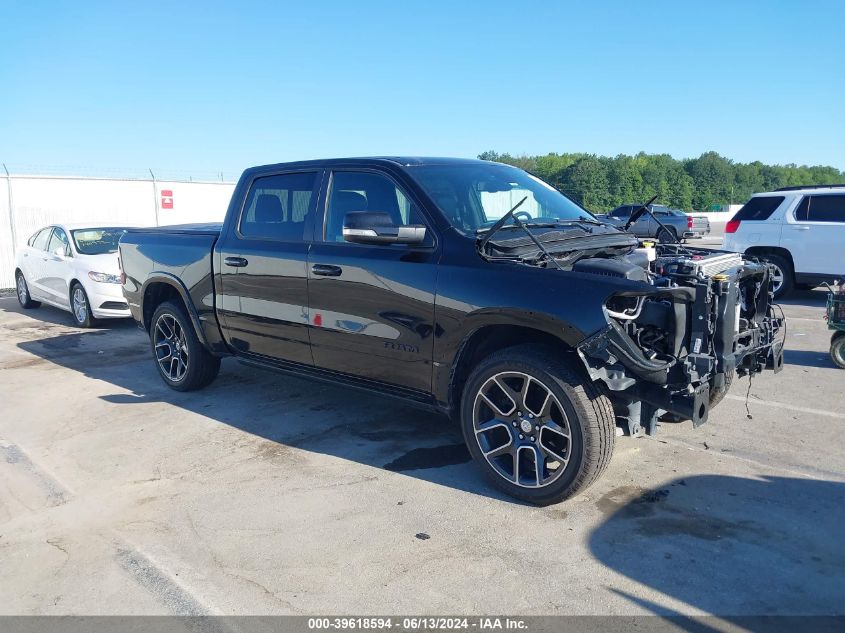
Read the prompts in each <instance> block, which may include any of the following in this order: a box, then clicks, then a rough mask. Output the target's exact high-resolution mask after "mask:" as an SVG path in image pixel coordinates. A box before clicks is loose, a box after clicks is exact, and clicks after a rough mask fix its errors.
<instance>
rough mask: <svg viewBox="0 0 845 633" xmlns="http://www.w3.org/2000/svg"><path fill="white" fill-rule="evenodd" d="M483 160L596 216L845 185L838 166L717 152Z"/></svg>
mask: <svg viewBox="0 0 845 633" xmlns="http://www.w3.org/2000/svg"><path fill="white" fill-rule="evenodd" d="M478 157H479V158H481V159H483V160H494V161H498V162H501V163H508V164H510V165H515V166H517V167H521V168H522V169H525V170H526V171H529V172H531V173H532V174H535V175H536V176H539V177H540V178H542V179H543V180H545V181H546V182H548V183H550V184H552V185H554V186H555V187H556V188H557V189H559V190H560V191H562V192H563V193H565V194H566V195H568V196H569V197H571V198H573V199H574V200H576V201H577V202H579V203H581V204H582V205H583V206H584V207H586V208H588V209H590V210H591V211H596V212H601V211H609V210H611V209H613V208H614V207H617V206H619V205H621V204H633V203H637V202H645V201H646V200H648V199H649V198H651V197H652V196H654V195H657V196H658V198H657V200H658V202H660V203H661V204H665V205H668V206H670V207H673V208H676V209H683V210H685V211H692V210H695V211H707V210H709V209H711V208H713V206H714V205H727V204H742V203H744V202H745V201H746V200H748V198H750V197H751V194H753V193H757V192H761V191H772V190H774V189H777V188H779V187H788V186H794V185H812V184H840V183H845V172H843V171H840V170H838V169H836V168H835V167H827V166H823V165H818V166H812V167H810V166H807V165H792V164H790V165H766V164H764V163H761V162H760V161H754V162H753V163H735V162H734V161H732V160H730V159H727V158H725V157H723V156H720V155H719V154H717V153H716V152H705V153H704V154H702V155H701V156H699V157H698V158H687V159H682V160H678V159H675V158H672V157H671V156H669V155H668V154H646V153H644V152H640V153H639V154H637V155H636V156H626V155H625V154H620V155H618V156H615V157H613V158H611V157H608V156H596V155H595V154H546V155H545V156H511V155H510V154H499V153H497V152H493V151H489V152H484V153H482V154H480V155H479V156H478Z"/></svg>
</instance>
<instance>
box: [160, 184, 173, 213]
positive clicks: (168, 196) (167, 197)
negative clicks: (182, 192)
mask: <svg viewBox="0 0 845 633" xmlns="http://www.w3.org/2000/svg"><path fill="white" fill-rule="evenodd" d="M161 208H162V209H172V208H173V191H171V190H170V189H162V190H161Z"/></svg>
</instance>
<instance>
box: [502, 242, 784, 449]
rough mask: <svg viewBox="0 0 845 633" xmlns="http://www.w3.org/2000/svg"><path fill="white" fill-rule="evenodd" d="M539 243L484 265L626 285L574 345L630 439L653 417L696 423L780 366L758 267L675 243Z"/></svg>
mask: <svg viewBox="0 0 845 633" xmlns="http://www.w3.org/2000/svg"><path fill="white" fill-rule="evenodd" d="M623 236H624V237H623ZM539 237H540V239H541V240H543V241H544V242H545V243H546V244H548V248H545V247H544V248H540V249H539V251H538V250H537V249H536V248H535V249H531V248H530V246H529V243H526V242H525V241H524V240H526V237H525V236H520V237H519V238H517V239H510V240H504V241H503V242H497V243H495V245H494V247H493V248H494V251H493V253H494V254H493V257H491V259H499V258H501V259H505V258H508V259H511V261H513V259H514V258H518V259H519V260H521V261H522V263H525V264H529V265H535V266H544V267H552V266H554V267H557V268H559V269H561V270H565V271H571V272H576V273H586V274H591V275H602V276H606V277H613V278H617V279H620V280H627V281H628V282H634V283H623V284H620V286H621V287H624V288H626V289H625V290H622V291H620V292H617V293H614V294H613V295H612V296H610V297H609V298H608V299H607V301H606V302H605V305H604V311H605V317H606V320H607V327H605V328H603V329H602V330H600V331H599V332H596V333H594V334H592V335H591V336H589V337H588V338H587V339H586V340H584V341H583V342H582V343H581V344H580V345H579V346H578V354H579V356H580V357H581V360H582V361H583V363H584V365H585V367H586V369H587V372H588V373H589V375H590V377H591V378H592V379H593V380H594V381H598V382H601V383H603V385H604V387H605V389H606V392H607V395H608V396H609V397H610V398H611V400H612V402H613V404H614V408H615V410H616V415H617V419H618V420H619V421H620V422H621V423H622V424H623V426H624V425H627V427H628V431H629V432H630V433H631V434H632V435H636V434H639V433H641V432H643V431H645V432H646V433H654V432H655V430H656V427H657V424H658V420H659V419H661V418H662V419H675V420H679V419H691V420H692V421H693V424H694V425H696V426H697V425H699V424H702V423H703V422H705V421H706V420H707V416H708V413H709V410H710V408H711V407H712V406H714V405H715V404H716V403H718V402H719V401H720V400H721V399H722V398H723V397H724V395H725V393H726V391H727V389H728V387H729V386H730V383H731V380H732V379H733V378H734V377H735V376H744V375H749V374H750V375H753V374H756V373H759V372H761V371H763V370H764V369H766V368H770V369H773V370H774V371H776V372H777V371H780V369H781V368H782V367H783V332H784V330H783V326H784V321H783V318H781V317H778V316H776V314H775V309H776V306H773V305H772V303H771V288H770V286H771V272H770V268H769V266H768V264H765V263H762V262H758V261H756V260H752V259H748V258H745V257H743V256H742V255H740V254H739V253H730V252H725V251H714V250H707V249H701V248H691V247H688V246H686V245H682V244H656V245H654V246H651V245H648V246H645V247H640V246H639V243H638V242H637V241H636V239H635V238H632V236H630V235H627V234H622V235H620V234H618V233H617V235H616V236H614V237H612V236H611V235H608V234H607V233H604V232H603V231H601V229H599V230H597V231H596V232H595V233H594V234H592V235H585V236H583V237H581V239H580V240H579V242H580V244H578V246H579V248H577V249H572V248H571V247H569V248H566V250H561V249H560V246H561V244H560V242H557V241H554V242H552V243H548V242H546V240H545V239H543V238H546V236H545V235H540V236H539ZM601 238H604V240H602V239H601ZM531 241H532V242H535V241H534V240H531ZM566 241H567V242H568V241H570V240H566ZM535 244H536V242H535ZM537 246H540V245H539V244H537ZM593 246H594V247H593ZM511 249H513V250H512V251H511ZM497 251H498V252H497ZM508 251H510V252H508ZM514 251H516V252H514ZM496 255H499V257H496ZM515 255H516V257H514V256H515ZM781 314H782V313H781Z"/></svg>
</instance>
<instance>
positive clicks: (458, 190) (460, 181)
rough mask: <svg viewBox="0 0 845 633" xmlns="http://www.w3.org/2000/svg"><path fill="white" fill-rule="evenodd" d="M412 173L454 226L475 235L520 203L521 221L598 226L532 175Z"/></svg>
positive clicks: (437, 168)
mask: <svg viewBox="0 0 845 633" xmlns="http://www.w3.org/2000/svg"><path fill="white" fill-rule="evenodd" d="M409 173H410V174H411V175H412V176H413V177H414V179H415V180H416V181H417V182H418V183H419V184H420V186H421V187H422V188H423V189H424V190H425V192H426V193H427V194H428V195H429V196H431V198H432V199H433V200H434V202H435V203H436V204H437V206H438V207H440V209H441V210H442V211H443V213H444V214H445V215H446V217H447V218H448V219H449V222H451V223H452V226H454V227H455V228H457V229H458V230H459V231H462V232H463V233H466V234H470V235H474V234H475V233H476V231H478V230H479V229H486V228H489V227H490V226H492V225H493V224H494V223H495V222H496V220H498V219H500V218H501V217H502V216H503V215H505V213H507V212H508V211H509V210H510V209H511V208H512V207H513V206H514V205H516V204H517V203H518V202H519V201H520V200H522V199H523V198H526V200H525V202H523V203H522V204H521V205H520V207H519V209H518V210H517V212H516V215H517V216H518V217H519V219H520V220H522V221H523V222H542V223H546V222H558V221H566V220H578V219H579V218H584V219H589V220H593V221H595V219H594V218H593V216H591V215H590V214H589V213H587V212H586V211H585V210H584V209H582V208H581V207H579V206H578V205H577V204H575V203H574V202H573V201H572V200H570V199H569V198H567V197H566V196H564V195H563V194H562V193H560V192H558V191H557V190H556V189H554V188H553V187H550V186H549V185H547V184H546V183H544V182H543V181H542V180H540V179H539V178H535V177H534V176H532V175H531V174H528V173H527V172H524V171H522V170H521V169H517V168H516V167H509V166H507V165H498V164H495V163H491V164H489V165H485V164H477V165H421V166H419V167H412V168H411V169H409Z"/></svg>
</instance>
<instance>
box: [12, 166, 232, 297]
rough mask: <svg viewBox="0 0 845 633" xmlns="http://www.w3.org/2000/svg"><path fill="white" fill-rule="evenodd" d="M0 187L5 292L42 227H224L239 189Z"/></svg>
mask: <svg viewBox="0 0 845 633" xmlns="http://www.w3.org/2000/svg"><path fill="white" fill-rule="evenodd" d="M0 183H2V184H0V288H12V287H13V286H14V283H15V282H14V253H15V249H16V248H17V247H18V246H20V245H22V244H25V243H26V241H27V239H29V237H30V236H31V235H32V234H33V233H34V232H35V231H37V230H38V229H39V228H41V227H43V226H46V225H49V224H58V223H65V222H66V223H86V224H87V223H90V224H91V225H96V224H103V225H106V224H108V225H126V226H154V225H155V224H156V214H158V224H160V225H167V224H187V223H195V222H221V221H222V220H223V218H224V216H225V215H226V208H227V207H228V205H229V199H230V198H231V196H232V191H233V190H234V188H235V185H234V184H233V183H226V182H219V183H217V182H172V181H161V182H158V181H156V182H153V181H152V180H117V179H103V178H70V177H58V176H15V175H12V177H11V179H7V178H2V177H0ZM8 186H11V188H12V209H11V210H10V208H9V190H8V188H7V187H8ZM13 225H14V235H12V226H13Z"/></svg>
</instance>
